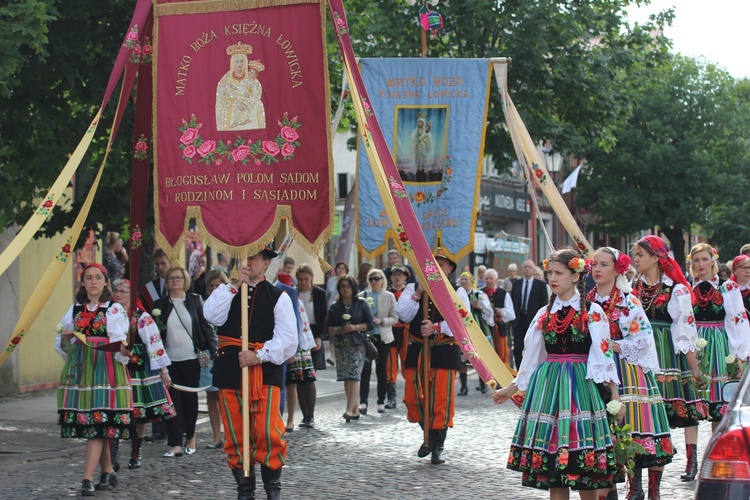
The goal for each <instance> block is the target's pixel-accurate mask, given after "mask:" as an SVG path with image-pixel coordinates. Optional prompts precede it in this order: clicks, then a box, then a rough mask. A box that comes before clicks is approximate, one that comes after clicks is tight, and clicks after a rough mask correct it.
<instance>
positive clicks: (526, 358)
mask: <svg viewBox="0 0 750 500" xmlns="http://www.w3.org/2000/svg"><path fill="white" fill-rule="evenodd" d="M546 312H547V306H544V307H542V308H541V309H539V311H537V313H536V316H534V319H533V320H532V321H531V323H530V324H529V329H528V330H527V331H526V336H525V337H524V339H523V345H524V350H523V359H522V360H521V366H520V367H519V368H518V375H516V378H515V379H514V380H513V382H515V384H516V386H517V387H518V390H519V391H525V390H526V389H528V388H529V380H530V379H531V375H532V374H533V373H534V372H535V371H536V369H537V367H538V366H539V365H540V364H542V363H544V361H545V360H546V359H547V349H545V347H544V334H543V333H542V329H541V328H540V326H539V322H540V319H541V318H542V316H544V314H545V313H546Z"/></svg>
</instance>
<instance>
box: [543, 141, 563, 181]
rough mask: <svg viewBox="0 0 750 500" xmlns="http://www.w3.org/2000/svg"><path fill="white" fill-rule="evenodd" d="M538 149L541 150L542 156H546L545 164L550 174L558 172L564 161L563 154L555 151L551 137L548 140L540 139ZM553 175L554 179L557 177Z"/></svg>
mask: <svg viewBox="0 0 750 500" xmlns="http://www.w3.org/2000/svg"><path fill="white" fill-rule="evenodd" d="M536 149H537V151H539V154H540V155H541V157H542V158H544V166H546V167H547V171H548V172H549V173H550V174H556V173H557V172H559V171H560V169H561V168H562V163H563V155H561V154H560V153H558V152H557V151H555V149H554V148H553V147H552V141H550V140H549V139H547V140H546V141H539V145H538V146H537V148H536ZM552 177H553V178H554V179H556V178H557V176H556V175H553V176H552Z"/></svg>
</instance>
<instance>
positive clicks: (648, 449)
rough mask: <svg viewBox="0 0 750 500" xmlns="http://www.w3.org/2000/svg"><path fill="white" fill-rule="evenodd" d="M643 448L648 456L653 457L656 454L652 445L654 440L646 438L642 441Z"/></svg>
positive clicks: (654, 446)
mask: <svg viewBox="0 0 750 500" xmlns="http://www.w3.org/2000/svg"><path fill="white" fill-rule="evenodd" d="M643 447H644V448H645V449H646V453H648V454H649V455H654V454H655V453H656V445H655V444H654V440H653V439H651V438H646V439H644V440H643Z"/></svg>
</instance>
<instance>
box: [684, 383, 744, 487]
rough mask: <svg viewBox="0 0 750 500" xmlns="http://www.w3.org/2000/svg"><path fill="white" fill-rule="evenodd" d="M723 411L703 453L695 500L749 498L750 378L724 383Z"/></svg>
mask: <svg viewBox="0 0 750 500" xmlns="http://www.w3.org/2000/svg"><path fill="white" fill-rule="evenodd" d="M722 397H723V398H724V401H728V402H729V405H728V406H727V412H726V414H725V415H724V418H722V419H721V423H720V424H719V427H718V428H717V429H716V432H715V433H714V435H713V436H711V440H710V441H709V443H708V447H707V448H706V452H705V453H704V454H703V463H702V464H701V470H700V474H699V475H698V486H697V488H696V490H695V498H696V500H707V499H710V500H723V499H743V500H745V499H750V377H748V375H747V372H746V373H745V376H744V377H742V380H740V381H739V382H727V383H726V384H724V387H723V388H722Z"/></svg>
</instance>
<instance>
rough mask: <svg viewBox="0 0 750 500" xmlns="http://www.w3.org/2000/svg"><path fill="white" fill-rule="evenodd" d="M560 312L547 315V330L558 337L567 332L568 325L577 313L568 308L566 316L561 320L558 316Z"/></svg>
mask: <svg viewBox="0 0 750 500" xmlns="http://www.w3.org/2000/svg"><path fill="white" fill-rule="evenodd" d="M560 312H562V309H561V310H560V311H559V312H557V313H549V324H548V325H547V328H548V329H550V330H551V331H553V332H555V333H556V334H558V335H562V334H564V333H565V332H567V331H568V328H569V327H570V324H571V323H572V322H573V320H574V319H575V317H576V315H577V314H578V311H576V310H575V309H573V308H572V307H570V309H569V310H568V312H567V314H565V316H564V317H562V318H561V317H560V315H559V313H560ZM548 331H549V330H548Z"/></svg>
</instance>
